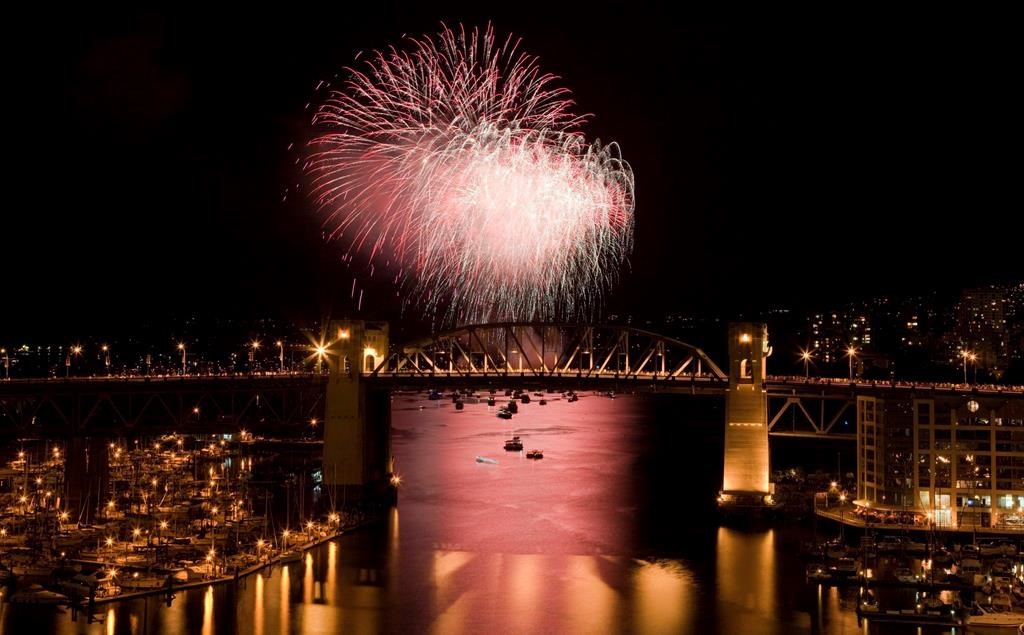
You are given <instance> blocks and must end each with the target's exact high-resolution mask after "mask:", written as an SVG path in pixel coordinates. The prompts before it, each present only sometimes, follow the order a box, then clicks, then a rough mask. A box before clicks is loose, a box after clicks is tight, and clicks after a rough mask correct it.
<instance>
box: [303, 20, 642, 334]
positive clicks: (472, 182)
mask: <svg viewBox="0 0 1024 635" xmlns="http://www.w3.org/2000/svg"><path fill="white" fill-rule="evenodd" d="M409 42H410V46H409V47H408V48H409V50H406V51H400V50H398V49H395V48H392V49H389V50H387V51H380V52H376V53H374V54H373V55H372V56H370V58H369V59H368V60H367V61H366V63H365V65H364V67H363V69H362V70H352V71H351V77H350V78H349V79H348V80H347V81H346V82H345V84H344V85H343V86H342V87H341V89H339V90H334V91H332V92H331V93H330V94H329V96H328V98H327V99H326V100H325V101H324V103H323V104H322V105H321V106H320V107H319V108H318V110H317V112H316V115H315V116H314V118H313V123H314V126H315V127H316V129H317V135H318V136H316V137H315V138H314V139H313V141H312V142H311V148H312V151H311V154H310V156H309V158H308V161H307V163H306V170H307V172H308V174H309V175H310V176H311V178H312V181H313V188H312V191H313V196H314V199H315V202H316V204H317V207H318V208H319V209H320V210H321V211H322V213H323V214H324V217H325V223H326V225H327V227H328V228H329V230H330V233H331V237H332V238H341V239H343V240H345V241H347V242H348V244H349V247H350V248H352V249H354V250H357V251H362V252H364V253H366V254H367V256H368V257H369V258H370V259H371V261H373V260H376V259H385V260H387V261H389V262H391V263H393V264H395V263H397V267H398V268H399V269H400V270H401V271H402V272H403V275H404V276H405V279H406V282H407V283H408V287H409V289H410V291H411V293H410V294H409V299H410V300H411V301H413V302H415V303H417V304H419V305H422V306H424V307H425V308H426V309H428V310H429V311H431V312H433V313H434V314H436V315H439V316H440V317H442V318H443V319H445V320H447V321H459V322H482V321H497V320H531V319H537V320H553V319H571V318H575V317H584V316H588V315H589V314H591V313H592V312H593V311H594V309H595V308H596V307H597V306H598V304H599V303H600V300H601V297H602V294H603V293H604V292H605V291H606V290H607V289H608V288H609V287H610V286H611V285H612V284H613V283H614V281H615V279H616V277H617V274H618V271H619V269H620V267H621V266H622V264H623V262H624V261H625V260H626V258H627V257H628V255H629V252H630V250H631V248H632V237H633V205H634V203H633V173H632V170H630V168H629V165H628V164H627V163H626V162H625V161H623V160H622V159H621V158H620V156H619V151H618V146H617V145H616V144H614V143H613V144H609V145H606V146H602V145H601V144H600V143H599V142H594V143H588V142H587V141H586V139H585V138H584V136H583V135H582V133H581V132H580V130H579V128H580V126H581V125H582V123H583V122H584V120H585V117H583V116H579V115H576V114H573V112H572V105H573V102H572V101H571V99H570V98H569V92H568V90H566V89H564V88H559V87H557V86H555V77H554V76H552V75H549V74H543V73H541V72H540V69H539V67H538V64H537V59H536V58H535V57H532V56H529V55H525V54H522V53H520V52H519V51H518V45H519V41H518V40H513V39H512V38H511V37H509V38H507V39H506V40H505V41H504V42H503V43H502V44H500V45H499V44H497V43H496V42H495V38H494V32H493V30H492V29H491V28H490V27H488V28H487V29H486V30H485V31H484V32H483V33H480V32H478V31H477V30H473V31H472V32H470V33H467V32H466V31H465V30H464V29H462V28H460V29H459V31H458V32H455V31H452V30H451V29H449V28H447V27H444V28H443V30H442V31H441V33H440V34H439V35H438V36H437V37H436V38H431V37H423V38H420V39H411V40H410V41H409Z"/></svg>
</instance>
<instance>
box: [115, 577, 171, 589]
mask: <svg viewBox="0 0 1024 635" xmlns="http://www.w3.org/2000/svg"><path fill="white" fill-rule="evenodd" d="M120 582H121V588H123V589H127V590H131V591H142V590H146V589H159V588H161V587H163V586H164V585H166V584H167V577H166V576H163V577H161V576H155V575H140V574H139V573H138V572H135V573H132V574H131V575H122V576H121V579H120Z"/></svg>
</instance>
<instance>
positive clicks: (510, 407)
mask: <svg viewBox="0 0 1024 635" xmlns="http://www.w3.org/2000/svg"><path fill="white" fill-rule="evenodd" d="M505 409H506V410H508V411H509V412H511V413H512V414H516V413H517V412H519V404H517V403H516V402H515V401H510V402H508V405H507V406H505Z"/></svg>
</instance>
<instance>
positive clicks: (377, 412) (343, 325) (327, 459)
mask: <svg viewBox="0 0 1024 635" xmlns="http://www.w3.org/2000/svg"><path fill="white" fill-rule="evenodd" d="M328 333H329V336H330V337H331V339H332V341H331V343H330V345H329V347H328V351H329V353H328V358H329V360H330V378H329V380H328V382H327V403H326V421H325V423H324V458H323V483H324V486H325V487H326V492H325V494H326V496H327V500H328V505H331V506H339V505H342V504H344V503H346V502H352V501H358V500H367V499H380V498H384V497H387V496H389V495H390V494H391V484H390V477H391V473H392V469H393V468H392V457H391V399H390V393H389V392H388V391H384V390H375V389H373V388H372V387H370V386H367V384H366V382H365V381H363V377H362V373H363V372H369V371H372V370H373V369H374V368H375V367H376V366H377V365H378V364H380V362H381V361H383V360H384V359H386V357H387V354H388V345H389V342H388V326H387V324H386V323H368V322H363V321H361V320H348V321H336V322H332V323H331V326H330V329H329V331H328Z"/></svg>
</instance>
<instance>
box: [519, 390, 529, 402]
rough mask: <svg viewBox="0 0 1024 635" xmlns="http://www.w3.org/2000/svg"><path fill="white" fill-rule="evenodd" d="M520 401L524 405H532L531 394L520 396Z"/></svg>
mask: <svg viewBox="0 0 1024 635" xmlns="http://www.w3.org/2000/svg"><path fill="white" fill-rule="evenodd" d="M519 401H521V402H523V403H530V395H529V393H525V392H524V393H523V394H522V395H520V396H519Z"/></svg>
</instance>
